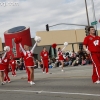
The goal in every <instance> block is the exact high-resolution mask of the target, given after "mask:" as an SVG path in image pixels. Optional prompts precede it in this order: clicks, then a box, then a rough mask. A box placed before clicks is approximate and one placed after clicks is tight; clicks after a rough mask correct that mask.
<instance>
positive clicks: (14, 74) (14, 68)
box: [9, 60, 16, 76]
mask: <svg viewBox="0 0 100 100" xmlns="http://www.w3.org/2000/svg"><path fill="white" fill-rule="evenodd" d="M9 64H10V66H11V69H12V75H13V76H16V72H15V70H16V61H15V60H10V62H9Z"/></svg>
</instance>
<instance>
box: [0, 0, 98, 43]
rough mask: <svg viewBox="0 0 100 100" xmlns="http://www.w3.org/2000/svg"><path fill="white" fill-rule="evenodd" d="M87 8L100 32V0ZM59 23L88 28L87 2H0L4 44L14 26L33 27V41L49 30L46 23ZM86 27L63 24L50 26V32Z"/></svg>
mask: <svg viewBox="0 0 100 100" xmlns="http://www.w3.org/2000/svg"><path fill="white" fill-rule="evenodd" d="M92 1H93V2H94V9H93V5H92ZM87 8H88V15H89V23H90V24H91V22H94V21H95V19H96V21H97V22H98V24H97V30H100V23H99V20H100V11H99V10H100V0H87ZM94 11H95V17H94V16H93V15H94V13H93V12H94ZM59 23H69V24H80V25H88V23H87V16H86V6H85V0H0V37H1V38H2V41H3V42H4V32H5V31H7V30H9V29H11V28H13V27H17V26H26V27H27V26H28V27H30V32H31V37H32V38H33V37H34V36H35V35H36V32H37V31H46V27H45V25H46V24H49V26H52V25H55V24H59ZM84 28H85V26H76V25H63V24H61V25H57V26H53V27H50V31H52V30H70V29H84Z"/></svg>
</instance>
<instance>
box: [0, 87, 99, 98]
mask: <svg viewBox="0 0 100 100" xmlns="http://www.w3.org/2000/svg"><path fill="white" fill-rule="evenodd" d="M0 91H1V92H23V93H25V92H26V93H47V94H64V95H65V94H66V95H81V96H95V97H100V94H88V93H70V92H52V91H29V90H2V89H0Z"/></svg>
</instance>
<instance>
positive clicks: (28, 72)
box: [21, 52, 30, 82]
mask: <svg viewBox="0 0 100 100" xmlns="http://www.w3.org/2000/svg"><path fill="white" fill-rule="evenodd" d="M21 56H22V57H23V59H24V66H25V69H26V73H27V75H28V76H27V77H28V81H29V82H30V71H29V69H28V68H27V67H26V64H25V62H26V61H25V58H26V57H25V56H24V54H23V52H21Z"/></svg>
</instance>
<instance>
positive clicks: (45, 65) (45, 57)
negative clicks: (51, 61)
mask: <svg viewBox="0 0 100 100" xmlns="http://www.w3.org/2000/svg"><path fill="white" fill-rule="evenodd" d="M40 55H41V57H42V61H43V72H44V71H45V68H46V73H48V58H49V53H48V52H47V51H42V52H41V54H40Z"/></svg>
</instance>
